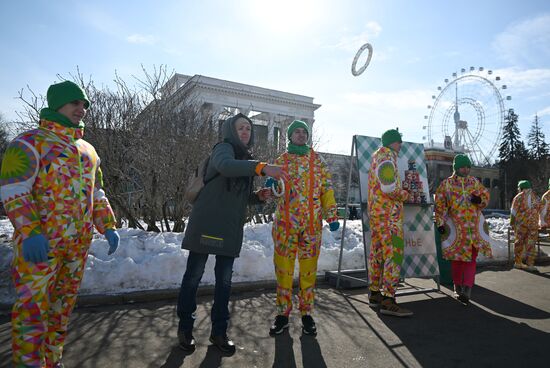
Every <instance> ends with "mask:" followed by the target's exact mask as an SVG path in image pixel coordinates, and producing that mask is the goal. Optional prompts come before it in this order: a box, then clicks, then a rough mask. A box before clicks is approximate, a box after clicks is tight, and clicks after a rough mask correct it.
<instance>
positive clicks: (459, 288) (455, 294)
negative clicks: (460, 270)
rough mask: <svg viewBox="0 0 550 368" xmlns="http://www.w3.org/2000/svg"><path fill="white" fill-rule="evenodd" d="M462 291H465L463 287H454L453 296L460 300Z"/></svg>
mask: <svg viewBox="0 0 550 368" xmlns="http://www.w3.org/2000/svg"><path fill="white" fill-rule="evenodd" d="M462 289H463V285H454V292H453V296H454V297H455V298H458V296H459V295H460V294H462V292H463V291H462Z"/></svg>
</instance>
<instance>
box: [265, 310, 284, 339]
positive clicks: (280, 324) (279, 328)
mask: <svg viewBox="0 0 550 368" xmlns="http://www.w3.org/2000/svg"><path fill="white" fill-rule="evenodd" d="M285 328H288V317H287V316H284V315H282V314H279V315H278V316H277V317H275V322H273V324H272V325H271V328H270V329H269V336H276V335H279V334H281V333H283V331H284V330H285Z"/></svg>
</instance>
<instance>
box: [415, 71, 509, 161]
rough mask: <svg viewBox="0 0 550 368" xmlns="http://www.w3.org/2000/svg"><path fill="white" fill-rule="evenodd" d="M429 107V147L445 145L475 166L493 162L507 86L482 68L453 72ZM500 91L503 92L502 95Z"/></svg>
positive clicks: (427, 127)
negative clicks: (465, 156) (464, 156)
mask: <svg viewBox="0 0 550 368" xmlns="http://www.w3.org/2000/svg"><path fill="white" fill-rule="evenodd" d="M437 90H438V94H437V95H433V96H432V100H433V105H428V110H429V115H425V116H424V119H426V120H428V125H427V126H423V127H422V128H423V129H427V130H428V134H427V138H428V146H432V147H433V146H434V145H435V144H436V143H435V142H438V143H439V142H444V147H445V148H450V149H453V150H455V151H462V152H464V153H466V154H467V155H468V156H469V157H470V159H471V160H472V163H473V164H474V165H477V166H483V165H488V164H491V163H492V162H494V160H495V158H496V153H497V149H498V146H499V144H500V137H501V134H502V126H503V125H504V116H505V113H506V109H505V106H504V101H505V100H506V101H509V100H511V99H512V97H511V96H505V97H503V94H504V92H506V90H507V86H506V85H505V84H502V81H501V78H500V77H499V76H494V75H493V71H492V70H487V71H486V70H485V69H484V68H483V67H479V68H475V67H473V66H472V67H470V69H469V71H467V70H466V69H461V72H460V73H453V74H452V78H451V79H445V85H444V86H439V87H437ZM501 92H502V93H501Z"/></svg>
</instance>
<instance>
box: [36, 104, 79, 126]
mask: <svg viewBox="0 0 550 368" xmlns="http://www.w3.org/2000/svg"><path fill="white" fill-rule="evenodd" d="M40 119H44V120H49V121H54V122H56V123H58V124H61V125H63V126H64V127H67V128H84V122H82V120H81V121H79V122H78V125H74V124H73V122H72V121H71V120H70V119H69V118H68V117H66V116H65V115H63V114H60V113H58V112H57V111H54V110H52V109H48V108H44V109H42V110H40Z"/></svg>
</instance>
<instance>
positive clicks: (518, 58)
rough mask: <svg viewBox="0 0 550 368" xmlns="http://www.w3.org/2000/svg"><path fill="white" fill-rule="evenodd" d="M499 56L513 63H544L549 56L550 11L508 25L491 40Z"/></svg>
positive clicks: (531, 64)
mask: <svg viewBox="0 0 550 368" xmlns="http://www.w3.org/2000/svg"><path fill="white" fill-rule="evenodd" d="M492 46H493V49H494V50H495V51H496V52H497V53H498V54H499V56H500V57H501V58H502V59H503V60H505V61H507V62H509V63H510V64H514V65H516V64H517V65H527V66H540V65H546V64H545V63H547V62H548V59H549V58H550V13H545V14H541V15H538V16H536V17H535V18H531V19H527V20H524V21H521V22H518V23H514V24H512V25H510V26H509V27H508V28H506V30H504V32H502V33H500V34H499V35H497V37H496V38H495V40H494V41H493V45H492Z"/></svg>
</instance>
